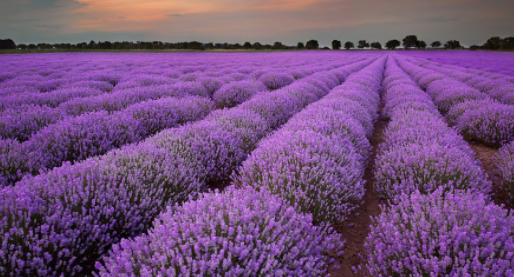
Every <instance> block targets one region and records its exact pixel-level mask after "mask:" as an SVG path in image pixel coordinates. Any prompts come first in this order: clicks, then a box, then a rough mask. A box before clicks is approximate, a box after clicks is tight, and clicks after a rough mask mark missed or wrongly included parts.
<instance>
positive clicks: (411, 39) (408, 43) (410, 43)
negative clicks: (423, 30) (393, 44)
mask: <svg viewBox="0 0 523 277" xmlns="http://www.w3.org/2000/svg"><path fill="white" fill-rule="evenodd" d="M417 44H418V37H417V36H415V35H408V36H406V37H405V38H404V39H403V47H405V49H409V48H413V47H416V45H417Z"/></svg>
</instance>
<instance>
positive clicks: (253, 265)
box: [97, 189, 343, 276]
mask: <svg viewBox="0 0 523 277" xmlns="http://www.w3.org/2000/svg"><path fill="white" fill-rule="evenodd" d="M342 247H343V244H342V242H341V238H340V236H339V235H338V234H335V233H334V232H333V230H332V229H330V228H326V227H316V226H314V225H313V224H312V218H311V217H310V216H308V215H302V214H300V213H297V212H296V211H295V210H294V209H293V208H291V207H289V206H287V204H286V203H285V202H284V201H282V200H280V199H279V198H277V197H275V196H273V195H272V194H270V193H269V192H267V191H264V190H262V191H255V190H253V189H242V190H236V189H228V190H226V191H225V192H223V193H218V192H214V193H207V194H204V195H202V196H201V197H200V199H198V200H193V201H189V202H186V203H185V204H184V205H182V206H177V207H175V208H174V209H168V210H167V211H166V212H165V213H163V214H161V215H160V217H159V218H158V219H157V220H156V222H155V224H154V228H153V229H152V230H151V231H150V232H149V233H148V234H147V235H143V236H140V237H138V238H136V239H134V240H124V241H122V242H121V243H120V244H118V245H115V246H114V247H113V249H112V251H111V253H110V254H109V255H108V256H106V257H105V258H104V259H103V260H102V262H100V263H98V264H97V269H98V270H99V271H100V275H101V276H114V275H115V274H124V275H130V276H142V275H144V274H145V275H224V276H228V275H258V274H260V275H267V274H269V275H271V274H276V275H324V274H326V273H327V266H328V264H330V263H332V262H333V261H334V259H333V258H335V257H338V256H339V255H340V254H341V250H342Z"/></svg>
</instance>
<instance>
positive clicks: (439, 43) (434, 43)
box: [430, 40, 441, 48]
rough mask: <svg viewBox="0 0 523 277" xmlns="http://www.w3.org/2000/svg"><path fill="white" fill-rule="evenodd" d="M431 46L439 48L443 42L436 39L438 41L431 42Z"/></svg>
mask: <svg viewBox="0 0 523 277" xmlns="http://www.w3.org/2000/svg"><path fill="white" fill-rule="evenodd" d="M430 47H432V48H438V47H441V42H439V41H437V40H436V41H434V42H432V43H431V44H430Z"/></svg>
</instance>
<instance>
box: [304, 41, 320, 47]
mask: <svg viewBox="0 0 523 277" xmlns="http://www.w3.org/2000/svg"><path fill="white" fill-rule="evenodd" d="M319 47H320V44H319V43H318V41H317V40H315V39H311V40H309V41H307V43H306V44H305V48H307V49H318V48H319Z"/></svg>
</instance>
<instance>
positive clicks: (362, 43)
mask: <svg viewBox="0 0 523 277" xmlns="http://www.w3.org/2000/svg"><path fill="white" fill-rule="evenodd" d="M367 47H369V43H368V42H367V41H366V40H364V39H363V40H360V41H358V48H360V49H363V48H367Z"/></svg>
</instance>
